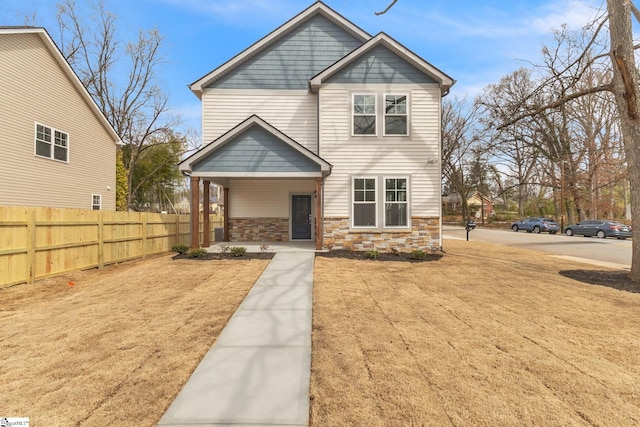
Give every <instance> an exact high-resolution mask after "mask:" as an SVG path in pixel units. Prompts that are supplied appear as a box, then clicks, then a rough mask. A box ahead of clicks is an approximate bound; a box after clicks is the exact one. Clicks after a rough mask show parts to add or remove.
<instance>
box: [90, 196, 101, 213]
mask: <svg viewBox="0 0 640 427" xmlns="http://www.w3.org/2000/svg"><path fill="white" fill-rule="evenodd" d="M96 197H97V198H98V204H96ZM96 207H97V209H96ZM91 209H92V210H94V211H101V210H102V194H92V195H91Z"/></svg>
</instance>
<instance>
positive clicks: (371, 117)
mask: <svg viewBox="0 0 640 427" xmlns="http://www.w3.org/2000/svg"><path fill="white" fill-rule="evenodd" d="M353 134H354V135H375V134H376V95H357V94H356V95H353Z"/></svg>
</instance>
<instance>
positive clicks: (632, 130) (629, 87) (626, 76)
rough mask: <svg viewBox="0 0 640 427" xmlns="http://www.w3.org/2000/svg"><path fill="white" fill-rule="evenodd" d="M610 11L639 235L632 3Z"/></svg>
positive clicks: (634, 274) (610, 5)
mask: <svg viewBox="0 0 640 427" xmlns="http://www.w3.org/2000/svg"><path fill="white" fill-rule="evenodd" d="M607 10H608V12H609V32H610V35H611V62H612V69H613V93H614V96H615V99H616V105H617V107H618V113H619V114H620V123H621V130H622V139H623V141H624V150H625V154H626V157H627V165H628V169H629V182H630V187H631V203H630V204H631V224H632V227H633V229H634V230H635V233H636V235H637V233H638V232H639V231H640V218H639V216H638V215H640V102H639V101H640V100H639V99H638V75H637V73H636V64H635V57H634V50H633V34H632V30H631V4H630V1H629V0H607ZM636 237H637V236H636ZM638 242H639V241H638V239H637V238H636V239H633V243H632V256H631V272H630V274H629V275H630V277H631V279H632V280H634V281H640V244H638Z"/></svg>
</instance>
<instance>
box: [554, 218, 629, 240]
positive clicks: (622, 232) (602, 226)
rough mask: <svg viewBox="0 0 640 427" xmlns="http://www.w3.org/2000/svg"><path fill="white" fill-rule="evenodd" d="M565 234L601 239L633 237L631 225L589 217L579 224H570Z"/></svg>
mask: <svg viewBox="0 0 640 427" xmlns="http://www.w3.org/2000/svg"><path fill="white" fill-rule="evenodd" d="M564 234H566V235H567V236H573V235H581V236H585V237H591V236H597V237H598V238H600V239H606V238H607V237H615V238H617V239H626V238H629V237H631V227H629V226H628V225H624V224H621V223H619V222H615V221H610V220H606V219H588V220H585V221H582V222H579V223H577V224H571V225H568V226H567V227H566V228H565V229H564Z"/></svg>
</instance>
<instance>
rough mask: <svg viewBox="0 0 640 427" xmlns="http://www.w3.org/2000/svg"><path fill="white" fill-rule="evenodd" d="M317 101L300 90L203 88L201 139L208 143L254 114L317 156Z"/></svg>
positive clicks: (313, 96) (314, 97) (314, 96)
mask: <svg viewBox="0 0 640 427" xmlns="http://www.w3.org/2000/svg"><path fill="white" fill-rule="evenodd" d="M317 105H318V98H317V96H316V95H311V94H309V93H308V92H307V91H301V90H279V91H274V90H256V89H251V90H240V89H211V88H209V89H205V91H204V93H203V95H202V138H203V143H204V144H208V143H210V142H212V141H213V140H215V139H216V138H218V137H220V136H221V135H223V134H224V133H225V132H227V131H229V130H230V129H232V128H233V127H235V126H236V125H238V124H239V123H241V122H242V121H244V120H245V119H247V118H248V117H250V116H251V115H253V114H256V115H257V116H259V117H260V118H262V119H263V120H265V121H267V122H268V123H269V124H271V125H272V126H274V127H275V128H277V129H278V130H280V131H281V132H283V133H285V134H286V135H287V136H289V137H290V138H292V139H294V140H295V141H296V142H298V143H299V144H302V145H303V146H304V147H306V148H307V149H309V150H311V151H313V152H314V153H317V149H318V136H317V129H318V107H317Z"/></svg>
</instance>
